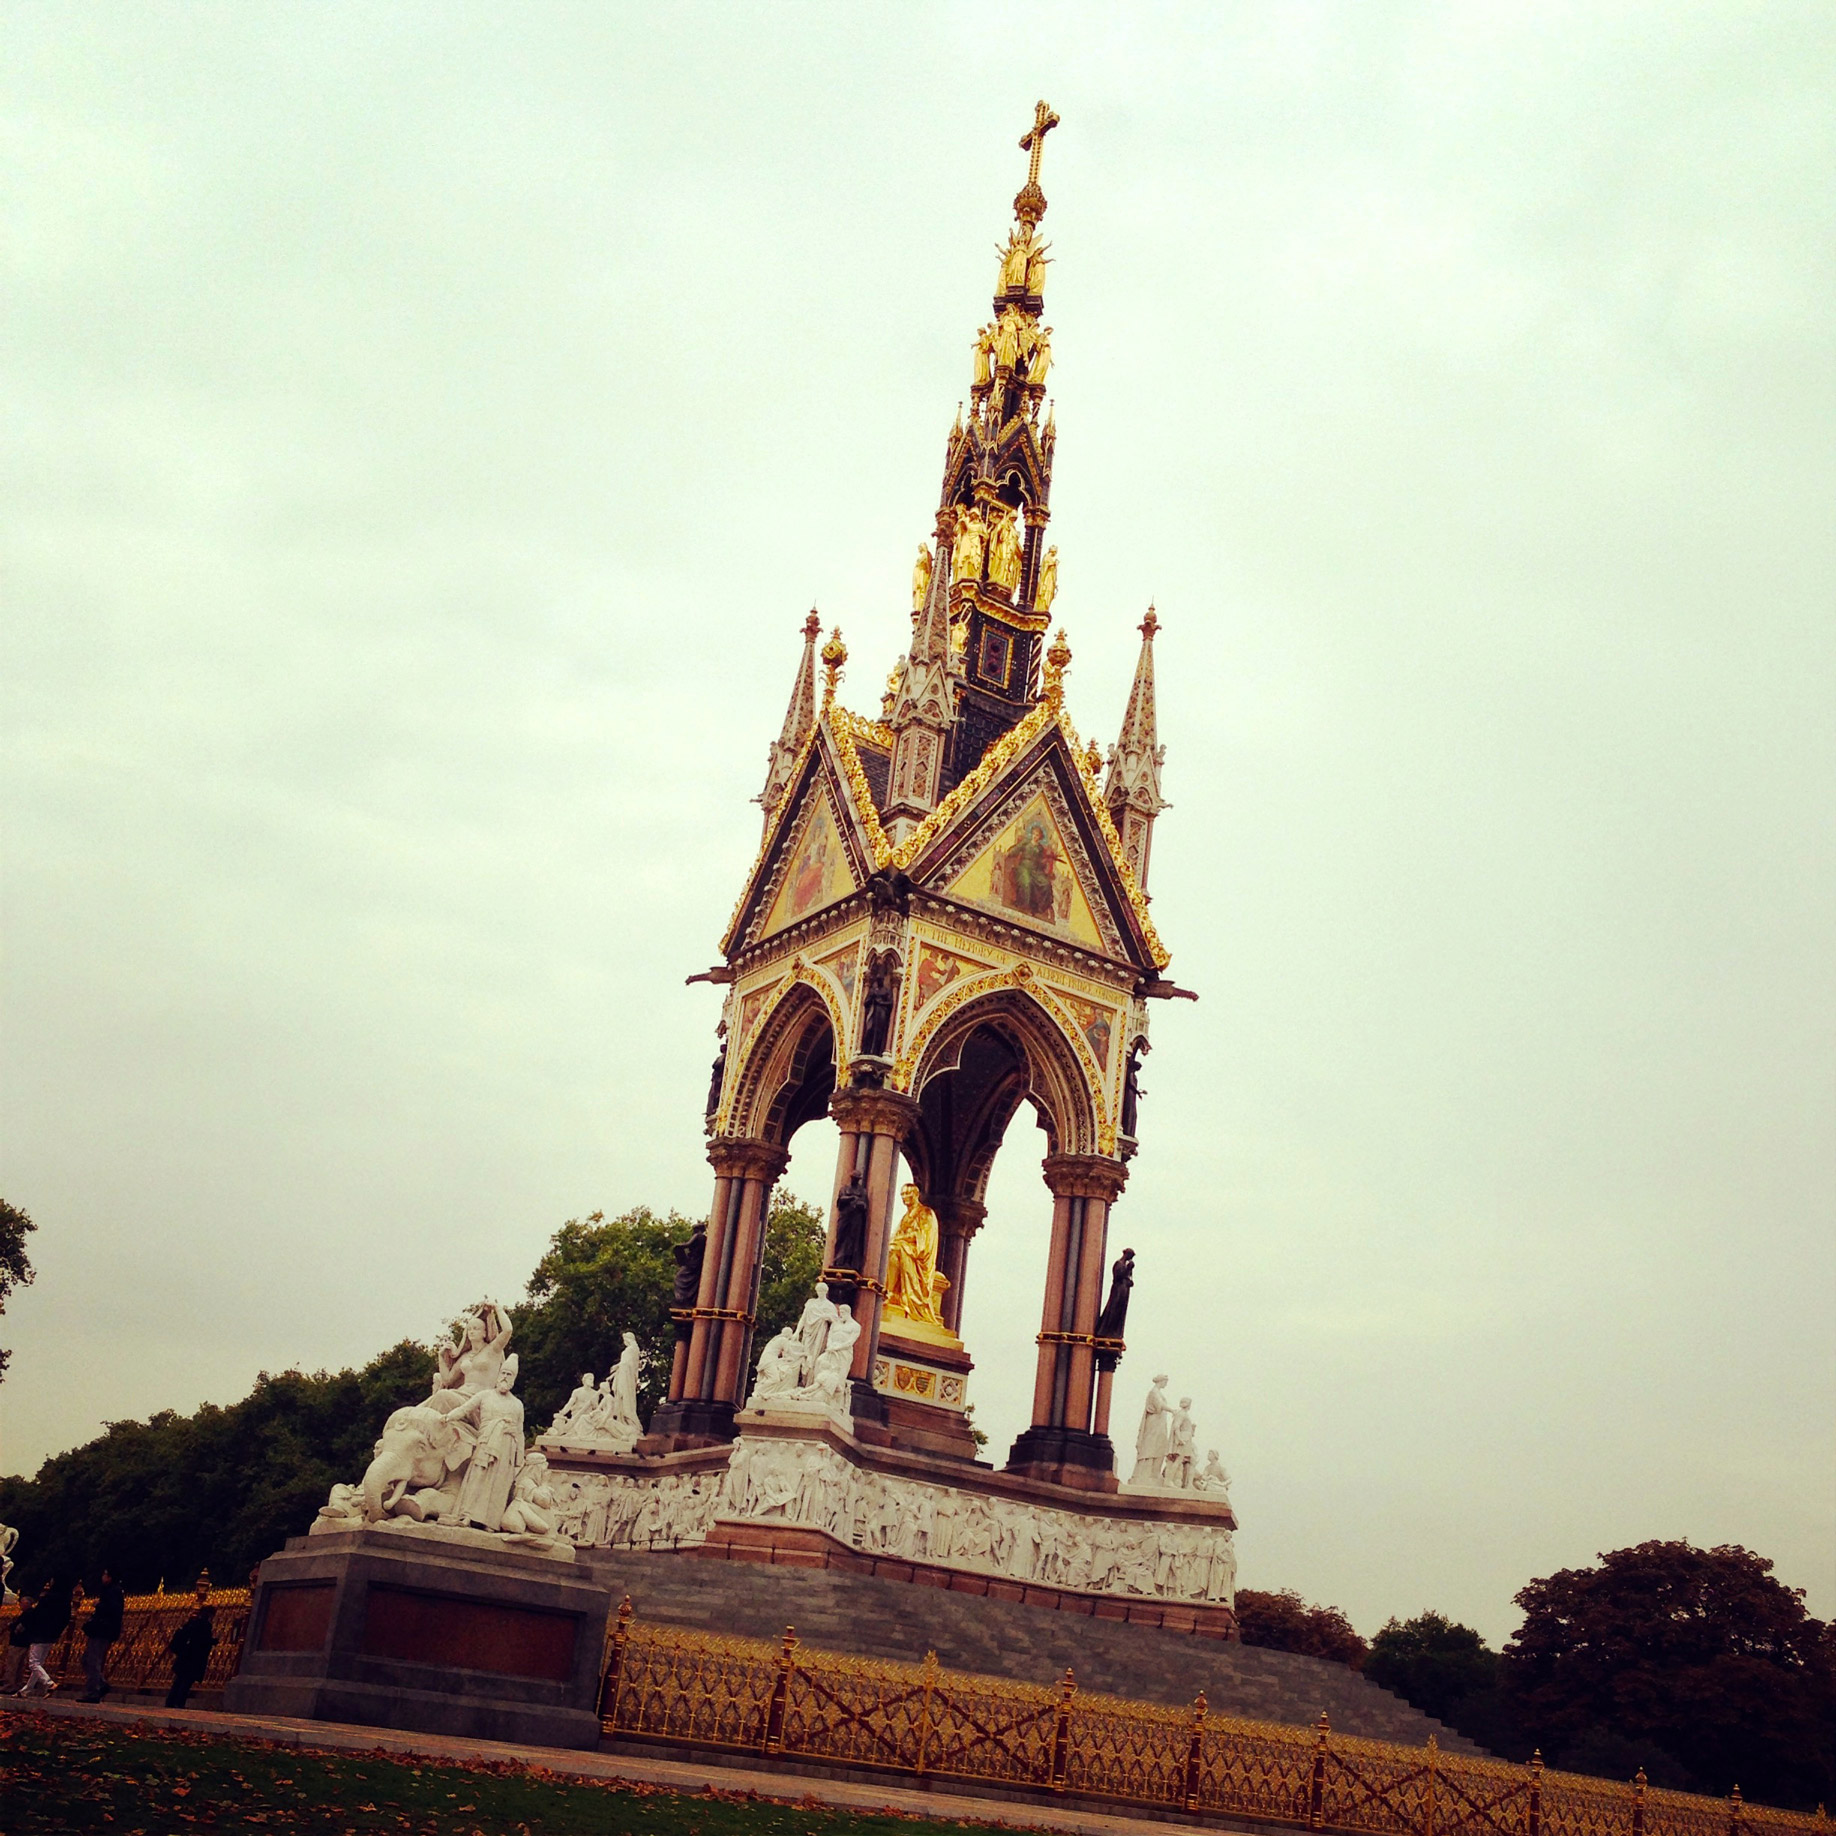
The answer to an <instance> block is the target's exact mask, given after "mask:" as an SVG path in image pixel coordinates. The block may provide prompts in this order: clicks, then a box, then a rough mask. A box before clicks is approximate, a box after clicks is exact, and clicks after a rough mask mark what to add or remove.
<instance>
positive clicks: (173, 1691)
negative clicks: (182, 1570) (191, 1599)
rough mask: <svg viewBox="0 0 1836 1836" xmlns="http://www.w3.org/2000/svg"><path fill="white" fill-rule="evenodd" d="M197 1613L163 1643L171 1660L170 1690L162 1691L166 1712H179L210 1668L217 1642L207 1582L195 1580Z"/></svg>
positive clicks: (203, 1578)
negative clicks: (196, 1583) (173, 1710)
mask: <svg viewBox="0 0 1836 1836" xmlns="http://www.w3.org/2000/svg"><path fill="white" fill-rule="evenodd" d="M197 1602H198V1606H197V1611H196V1612H195V1613H193V1614H192V1616H191V1617H190V1618H189V1619H188V1620H186V1621H185V1623H184V1624H183V1625H182V1626H180V1627H179V1629H178V1630H177V1631H176V1632H174V1633H173V1635H172V1637H171V1638H170V1639H169V1640H167V1643H166V1650H167V1651H168V1652H169V1653H170V1654H171V1657H172V1687H171V1688H170V1689H169V1690H167V1691H166V1707H167V1708H183V1707H184V1706H185V1704H186V1702H187V1700H188V1699H189V1698H190V1695H191V1692H192V1691H193V1690H194V1689H196V1688H197V1686H198V1685H199V1684H200V1683H201V1682H203V1680H204V1673H205V1671H207V1670H208V1669H209V1668H210V1653H211V1647H212V1646H213V1645H215V1644H216V1642H217V1634H216V1628H215V1625H214V1621H215V1619H216V1614H217V1609H216V1608H215V1607H213V1606H212V1605H211V1604H210V1582H209V1580H208V1579H207V1578H206V1577H205V1576H202V1575H200V1576H199V1577H198V1586H197Z"/></svg>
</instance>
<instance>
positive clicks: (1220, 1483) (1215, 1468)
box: [1192, 1447, 1230, 1504]
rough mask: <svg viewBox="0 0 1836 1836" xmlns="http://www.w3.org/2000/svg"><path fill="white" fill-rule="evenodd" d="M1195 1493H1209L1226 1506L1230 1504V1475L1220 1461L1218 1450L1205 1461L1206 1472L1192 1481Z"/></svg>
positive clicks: (1213, 1450)
mask: <svg viewBox="0 0 1836 1836" xmlns="http://www.w3.org/2000/svg"><path fill="white" fill-rule="evenodd" d="M1192 1486H1193V1490H1194V1491H1199V1492H1205V1493H1208V1494H1209V1495H1210V1496H1211V1497H1213V1498H1219V1499H1222V1500H1223V1501H1224V1503H1225V1504H1229V1503H1230V1474H1229V1473H1227V1472H1226V1471H1225V1470H1224V1466H1223V1463H1222V1462H1221V1461H1220V1460H1219V1459H1218V1450H1217V1449H1216V1448H1215V1447H1214V1448H1213V1449H1212V1450H1211V1452H1210V1453H1209V1454H1208V1455H1207V1456H1206V1459H1205V1470H1204V1471H1203V1472H1202V1473H1200V1474H1199V1475H1198V1477H1197V1478H1196V1479H1194V1480H1193V1481H1192Z"/></svg>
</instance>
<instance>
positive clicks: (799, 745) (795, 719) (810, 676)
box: [753, 606, 822, 823]
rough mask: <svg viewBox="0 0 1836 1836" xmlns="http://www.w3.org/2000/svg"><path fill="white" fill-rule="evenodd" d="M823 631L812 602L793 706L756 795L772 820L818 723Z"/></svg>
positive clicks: (773, 747)
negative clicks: (818, 672)
mask: <svg viewBox="0 0 1836 1836" xmlns="http://www.w3.org/2000/svg"><path fill="white" fill-rule="evenodd" d="M821 631H822V620H821V619H820V618H819V617H817V615H816V608H815V607H814V606H812V607H811V608H810V615H809V617H808V618H806V619H805V620H804V621H803V660H802V662H800V663H799V664H798V665H797V680H796V681H795V682H794V683H792V685H791V698H790V706H789V707H787V708H786V709H785V710H784V726H783V728H782V730H781V731H780V732H779V734H778V737H777V739H776V740H774V741H773V742H772V747H771V752H770V754H769V762H768V764H767V766H766V770H765V788H764V789H763V790H762V791H760V792H759V794H758V796H757V797H756V798H754V799H753V801H754V802H756V803H762V804H763V805H764V806H765V820H766V821H767V822H768V823H769V822H770V821H771V817H772V812H773V811H774V810H775V809H776V808H777V807H778V805H779V803H780V802H781V801H782V800H783V797H784V793H785V791H786V790H788V789H789V788H790V775H791V769H792V767H793V766H794V765H795V764H796V762H797V754H798V753H800V752H801V751H802V750H803V742H804V741H805V740H806V739H808V738H809V736H810V729H811V728H812V727H813V726H815V724H816V639H817V637H818V635H819V634H820V633H821Z"/></svg>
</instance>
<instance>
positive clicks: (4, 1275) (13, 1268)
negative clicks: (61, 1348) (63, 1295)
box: [0, 1198, 38, 1381]
mask: <svg viewBox="0 0 1836 1836" xmlns="http://www.w3.org/2000/svg"><path fill="white" fill-rule="evenodd" d="M37 1228H38V1226H37V1225H36V1224H34V1223H33V1222H32V1220H31V1219H30V1218H29V1217H28V1216H27V1215H26V1214H25V1213H24V1212H23V1211H21V1210H20V1209H19V1207H18V1206H17V1205H9V1204H8V1203H7V1202H6V1200H5V1199H3V1198H0V1313H4V1312H5V1311H6V1303H7V1299H8V1297H9V1296H10V1295H11V1294H12V1292H13V1290H14V1289H15V1288H29V1287H30V1286H31V1285H32V1277H33V1276H34V1274H36V1273H37V1271H36V1270H35V1269H34V1268H33V1267H32V1258H31V1257H30V1256H28V1255H27V1254H26V1238H27V1237H28V1236H30V1235H31V1234H32V1232H33V1231H35V1230H36V1229H37ZM12 1355H13V1354H12V1353H11V1352H9V1351H7V1350H5V1349H4V1348H0V1381H3V1380H4V1379H5V1377H6V1367H7V1364H8V1363H9V1362H10V1361H11V1359H12Z"/></svg>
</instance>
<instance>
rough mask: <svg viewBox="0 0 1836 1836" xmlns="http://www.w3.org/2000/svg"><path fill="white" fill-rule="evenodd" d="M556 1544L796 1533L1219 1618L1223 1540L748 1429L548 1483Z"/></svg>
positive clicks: (1197, 1528) (1233, 1569)
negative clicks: (791, 1529)
mask: <svg viewBox="0 0 1836 1836" xmlns="http://www.w3.org/2000/svg"><path fill="white" fill-rule="evenodd" d="M554 1484H555V1491H556V1498H557V1522H556V1528H557V1529H558V1531H559V1533H560V1534H561V1535H562V1536H564V1537H567V1538H568V1539H569V1540H570V1541H573V1542H575V1543H578V1544H580V1545H581V1546H582V1547H599V1548H607V1547H609V1548H614V1549H669V1548H683V1547H688V1546H691V1545H693V1544H696V1543H700V1542H703V1541H705V1540H706V1538H707V1535H708V1532H709V1530H710V1529H711V1528H712V1526H713V1525H714V1523H715V1522H716V1521H720V1522H729V1523H736V1524H795V1525H799V1526H802V1527H806V1528H810V1529H815V1530H821V1531H823V1532H825V1533H826V1534H828V1535H829V1536H832V1537H834V1538H835V1539H836V1541H837V1542H840V1543H844V1544H846V1545H847V1546H848V1547H849V1548H851V1549H858V1550H860V1551H862V1552H863V1553H864V1554H869V1555H884V1556H891V1557H895V1558H897V1559H899V1560H902V1561H909V1562H927V1563H934V1564H936V1565H937V1566H939V1567H944V1568H956V1569H963V1570H967V1571H970V1572H973V1573H977V1574H987V1575H1000V1576H1003V1577H1005V1578H1006V1579H1008V1580H1012V1581H1027V1582H1034V1583H1037V1584H1040V1585H1043V1586H1051V1587H1062V1588H1067V1589H1070V1590H1072V1591H1074V1592H1079V1593H1094V1594H1119V1595H1126V1596H1130V1597H1134V1598H1145V1599H1160V1600H1179V1601H1187V1602H1192V1603H1202V1604H1211V1605H1219V1606H1231V1605H1233V1604H1234V1603H1235V1600H1236V1581H1237V1557H1236V1550H1235V1547H1234V1545H1233V1542H1232V1539H1231V1533H1230V1531H1229V1530H1228V1529H1224V1528H1221V1527H1214V1526H1213V1525H1210V1524H1206V1523H1203V1522H1193V1521H1191V1520H1189V1519H1182V1520H1176V1521H1168V1520H1165V1519H1158V1520H1157V1519H1151V1518H1150V1519H1143V1518H1140V1517H1136V1516H1121V1515H1110V1514H1105V1513H1103V1512H1100V1511H1097V1510H1095V1509H1092V1510H1089V1511H1074V1510H1063V1509H1058V1508H1056V1507H1053V1506H1049V1505H1037V1504H1032V1503H1029V1502H1025V1501H1022V1500H1019V1499H1013V1498H1004V1497H999V1496H991V1495H989V1494H987V1493H984V1492H981V1491H976V1490H971V1489H970V1488H968V1487H966V1486H951V1485H943V1484H937V1483H934V1482H932V1481H929V1480H923V1479H909V1478H906V1477H904V1476H903V1475H900V1474H891V1473H880V1472H874V1471H870V1470H865V1469H863V1468H861V1467H858V1466H856V1465H855V1463H854V1462H853V1461H852V1460H850V1459H848V1458H846V1457H845V1456H844V1455H843V1454H842V1453H841V1452H840V1451H839V1450H838V1449H836V1448H835V1447H833V1446H831V1445H830V1444H829V1443H828V1442H827V1441H826V1440H822V1439H812V1438H806V1437H802V1436H795V1437H793V1436H788V1435H787V1436H773V1435H771V1434H769V1433H761V1432H759V1431H757V1430H754V1429H751V1428H748V1429H747V1431H746V1432H745V1433H743V1434H742V1435H741V1436H740V1439H739V1440H738V1441H737V1442H736V1443H735V1445H734V1448H733V1452H732V1456H731V1458H730V1460H729V1463H728V1465H727V1466H726V1468H725V1469H724V1470H723V1469H721V1468H719V1467H715V1466H707V1467H703V1468H701V1469H700V1470H697V1471H694V1472H663V1473H659V1474H656V1475H652V1474H649V1473H644V1472H607V1471H604V1470H600V1471H595V1472H581V1473H558V1474H556V1475H555V1480H554Z"/></svg>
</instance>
